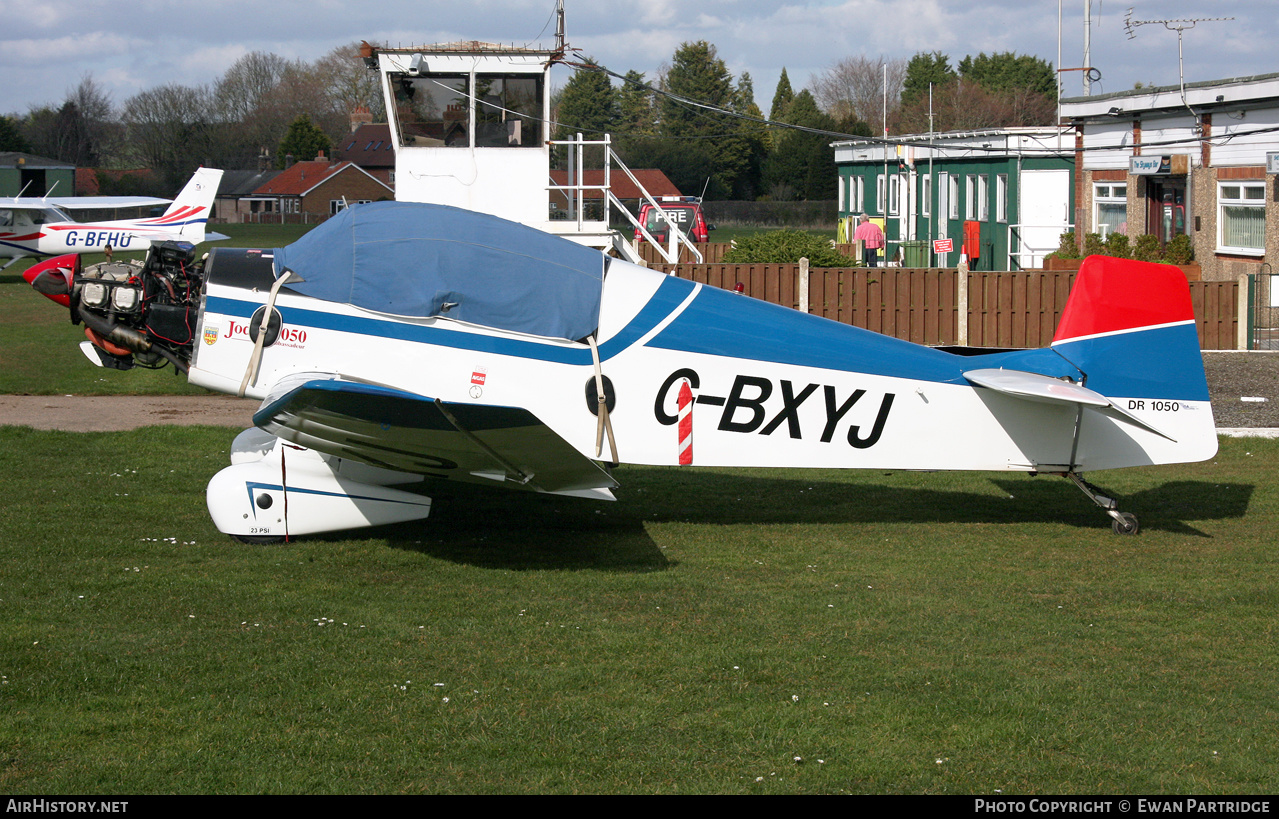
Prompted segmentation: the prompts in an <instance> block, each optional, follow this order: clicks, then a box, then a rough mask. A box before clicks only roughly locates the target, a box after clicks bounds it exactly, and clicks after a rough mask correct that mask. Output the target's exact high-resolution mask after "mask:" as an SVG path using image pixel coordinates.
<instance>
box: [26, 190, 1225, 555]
mask: <svg viewBox="0 0 1279 819" xmlns="http://www.w3.org/2000/svg"><path fill="white" fill-rule="evenodd" d="M183 252H186V253H188V255H187V257H185V258H183V257H182V253H183ZM74 263H75V257H67V258H64V259H59V260H51V261H48V262H45V263H44V264H42V265H39V266H37V267H35V268H32V270H31V271H28V275H29V280H31V281H32V282H33V284H35V285H36V286H37V288H38V289H40V290H42V292H45V293H46V294H47V295H50V296H51V297H57V296H58V295H59V294H60V295H61V297H62V298H64V299H69V302H70V306H71V308H72V311H73V320H75V319H76V318H77V317H78V318H79V319H80V320H83V321H84V322H85V323H86V324H87V325H88V331H89V333H90V338H91V339H94V340H95V341H98V342H99V347H98V348H95V349H93V350H91V352H92V353H94V355H96V357H97V359H98V360H99V361H100V362H102V363H108V364H111V365H114V366H130V365H132V364H133V363H135V362H136V363H141V364H154V363H157V362H158V363H160V364H163V360H162V358H161V357H163V358H164V359H168V360H170V361H172V362H173V363H174V364H175V365H176V366H178V367H179V368H180V369H183V370H187V371H188V378H189V380H190V381H191V383H194V384H198V385H201V386H204V387H207V388H209V389H213V390H218V391H222V392H227V393H232V394H240V395H244V396H249V397H253V398H257V399H261V400H262V404H261V407H260V408H259V409H258V410H257V412H256V413H255V415H254V418H253V420H254V423H255V424H256V427H255V428H253V429H249V430H246V431H245V432H243V433H241V434H240V435H239V437H237V438H236V440H235V443H234V445H233V447H232V456H231V460H232V465H231V466H230V467H228V468H226V469H224V470H222V471H221V472H220V473H218V474H217V475H216V476H215V477H214V478H213V479H212V481H211V482H210V483H209V487H208V493H207V494H208V505H209V510H210V512H211V514H212V517H213V519H214V522H215V523H216V525H217V527H218V528H219V529H220V530H221V531H223V532H225V533H228V534H230V535H232V536H235V537H237V538H240V539H249V540H252V539H268V538H281V537H287V536H296V535H303V534H308V533H316V532H324V531H332V530H340V529H348V528H354V527H358V526H365V525H372V524H380V523H389V522H396V521H403V520H412V519H417V518H422V517H425V516H426V515H427V513H428V511H429V508H430V500H429V498H426V497H424V496H423V495H422V494H419V493H416V492H407V491H403V490H400V489H395V488H394V486H396V485H400V484H407V483H409V482H414V481H421V480H423V478H424V477H431V478H445V479H451V480H460V481H469V482H472V483H481V484H487V485H493V486H502V487H508V488H515V489H524V490H531V491H537V492H549V493H557V494H562V495H577V496H584V497H593V498H603V499H611V498H612V493H611V491H610V490H612V489H613V488H614V487H616V486H617V484H616V483H615V482H614V480H613V477H612V475H611V474H610V472H609V470H608V469H607V468H606V467H607V464H609V463H617V462H626V463H637V464H669V465H680V464H687V465H713V466H739V467H762V466H767V467H846V468H877V469H904V470H999V471H1004V470H1011V471H1021V472H1041V473H1057V474H1062V475H1066V476H1068V477H1070V478H1071V479H1072V480H1073V481H1074V482H1075V483H1076V484H1077V485H1078V486H1079V487H1080V488H1081V489H1083V490H1084V492H1085V493H1087V494H1088V495H1089V496H1090V497H1091V498H1092V499H1093V500H1094V501H1095V502H1096V503H1098V504H1099V505H1100V506H1102V508H1104V509H1105V510H1106V512H1107V513H1108V514H1109V515H1110V516H1111V517H1112V518H1113V519H1114V524H1113V525H1114V528H1115V531H1117V532H1120V533H1131V532H1134V531H1136V528H1137V523H1136V519H1135V518H1134V517H1133V516H1132V515H1131V514H1128V513H1124V512H1119V511H1118V510H1117V509H1116V503H1115V501H1114V500H1113V499H1111V498H1108V497H1106V496H1105V495H1103V494H1102V493H1101V492H1100V491H1098V490H1097V489H1096V488H1095V487H1092V486H1091V485H1090V484H1088V483H1087V482H1086V481H1084V480H1083V478H1082V473H1083V472H1084V471H1085V470H1089V471H1091V470H1102V469H1115V468H1119V467H1128V466H1137V465H1145V464H1166V463H1182V462H1190V461H1198V460H1204V459H1207V458H1210V457H1211V456H1212V455H1213V454H1214V453H1215V452H1216V449H1217V437H1216V433H1215V428H1214V424H1213V419H1212V410H1211V407H1210V405H1209V402H1208V389H1207V383H1206V380H1205V377H1204V370H1203V360H1202V357H1201V355H1200V351H1199V343H1198V338H1197V333H1196V330H1195V324H1194V315H1193V312H1192V309H1191V302H1190V294H1189V289H1188V287H1187V284H1186V281H1185V279H1184V277H1183V276H1182V274H1181V273H1180V272H1179V271H1178V270H1177V269H1176V268H1173V267H1168V266H1166V265H1153V264H1144V263H1139V262H1131V261H1124V260H1118V259H1109V258H1104V257H1092V258H1090V259H1088V260H1087V261H1086V262H1085V264H1084V266H1083V267H1082V268H1081V270H1080V272H1079V274H1078V277H1077V279H1076V282H1075V285H1074V288H1073V291H1072V293H1071V296H1070V300H1069V303H1068V304H1067V306H1066V309H1065V311H1064V314H1063V316H1062V320H1061V326H1060V327H1059V328H1058V330H1057V334H1056V337H1055V338H1054V340H1053V342H1052V345H1051V346H1050V347H1048V348H1045V349H1038V350H1024V351H1012V352H998V353H989V354H983V355H959V354H955V353H951V352H946V351H942V350H937V349H932V348H928V347H922V346H918V345H915V344H911V343H909V342H905V341H900V340H897V339H894V338H889V337H887V336H883V335H879V334H876V333H872V332H869V331H866V330H861V329H858V328H854V327H850V326H847V325H843V324H839V323H836V322H833V321H829V320H827V319H824V318H820V317H815V316H810V315H807V314H804V313H799V312H797V311H795V310H791V309H789V308H785V307H781V306H777V305H773V304H768V303H765V302H761V301H757V300H755V299H751V298H746V297H743V296H740V295H737V294H734V293H730V292H728V291H724V290H719V289H716V288H713V287H708V286H704V285H700V284H695V283H692V282H689V281H686V280H683V279H679V278H676V277H674V276H666V275H662V274H660V273H657V272H655V271H651V270H648V269H646V268H643V267H639V266H636V265H632V264H629V263H626V262H623V261H621V260H618V259H613V258H607V257H605V256H603V255H602V254H601V253H600V252H598V251H596V250H592V249H589V248H585V247H581V246H579V245H576V244H573V243H572V242H569V241H567V240H564V239H561V238H558V237H554V236H551V235H549V234H546V233H542V232H540V231H537V230H535V229H533V228H529V227H526V226H523V225H518V224H514V223H511V222H506V221H504V220H501V219H498V218H496V217H492V216H486V215H479V214H475V213H470V212H467V211H462V210H457V209H454V208H448V207H443V206H438V205H425V204H411V203H398V202H384V203H374V204H367V205H358V206H355V207H352V208H350V209H348V210H346V211H344V212H343V213H341V214H339V215H338V216H336V217H334V218H332V219H330V220H329V221H328V222H326V223H324V224H323V225H321V226H319V227H317V228H315V229H314V230H312V231H311V232H310V233H309V234H307V235H306V236H304V237H303V238H302V239H300V240H299V241H297V242H295V243H294V244H292V245H289V246H288V247H285V248H279V249H276V250H274V251H269V250H267V251H260V250H237V249H230V248H219V249H217V250H214V251H212V252H211V253H210V254H209V256H208V257H207V259H206V260H205V261H204V262H203V264H202V265H200V264H196V263H194V262H193V259H192V258H191V256H190V250H189V248H183V247H181V246H170V245H162V246H160V247H158V248H156V250H155V251H153V254H152V256H151V258H149V259H148V261H147V264H146V268H145V271H144V272H142V273H140V274H138V275H135V276H133V277H132V278H130V279H128V280H127V281H125V280H122V279H120V278H119V277H116V276H112V275H109V271H104V270H101V269H103V268H106V267H107V266H105V265H99V266H97V268H98V269H95V268H93V267H91V268H88V269H85V270H74V269H73V266H74ZM130 289H133V290H137V291H139V292H138V293H137V294H136V297H135V296H134V295H129V294H127V292H126V291H127V290H130ZM117 304H122V305H128V307H127V309H126V308H121V309H117V308H116V307H114V305H117ZM87 344H88V343H87V342H86V343H85V345H84V346H87ZM601 396H602V400H601Z"/></svg>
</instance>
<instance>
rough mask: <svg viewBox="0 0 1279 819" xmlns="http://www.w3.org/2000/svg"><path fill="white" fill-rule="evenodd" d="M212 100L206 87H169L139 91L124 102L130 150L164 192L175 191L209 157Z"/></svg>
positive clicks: (211, 143)
mask: <svg viewBox="0 0 1279 819" xmlns="http://www.w3.org/2000/svg"><path fill="white" fill-rule="evenodd" d="M212 96H213V95H212V92H211V91H210V90H209V88H208V87H207V86H196V87H190V86H185V85H178V84H176V83H171V84H169V85H161V86H159V87H157V88H150V89H147V90H146V91H142V92H140V93H138V94H136V95H134V96H132V97H130V98H129V100H128V101H127V102H126V103H125V104H124V122H125V125H126V126H127V127H128V132H129V144H130V146H131V147H132V149H133V150H134V151H135V152H136V154H137V159H138V160H139V161H140V162H141V163H142V164H144V165H145V166H146V167H148V168H151V169H152V170H154V171H155V172H156V173H158V174H159V175H160V177H161V179H162V180H163V182H164V184H165V186H166V187H167V188H171V189H173V190H176V189H177V188H178V187H179V186H180V185H181V184H182V183H183V182H185V181H186V179H187V177H189V176H190V175H191V174H192V173H193V172H194V171H195V169H196V168H198V167H199V166H200V165H203V164H205V163H206V162H209V161H210V159H211V158H212V154H213V152H214V150H215V148H216V146H215V144H214V142H213V139H212V136H213V134H214V132H215V129H214V128H213V125H212V123H211V121H210V117H209V115H208V111H209V110H210V109H211V108H212V103H211V99H212Z"/></svg>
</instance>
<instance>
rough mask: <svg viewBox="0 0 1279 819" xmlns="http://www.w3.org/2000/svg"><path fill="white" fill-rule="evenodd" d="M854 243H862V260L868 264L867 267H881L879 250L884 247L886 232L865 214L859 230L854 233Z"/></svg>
mask: <svg viewBox="0 0 1279 819" xmlns="http://www.w3.org/2000/svg"><path fill="white" fill-rule="evenodd" d="M853 241H854V242H861V243H862V260H863V261H865V262H866V266H867V267H879V249H880V248H882V247H883V246H884V231H882V230H880V229H879V225H877V224H875V223H874V222H872V221H870V217H868V216H867V215H866V214H864V213H863V214H862V215H861V219H860V220H859V222H858V225H857V230H855V231H853Z"/></svg>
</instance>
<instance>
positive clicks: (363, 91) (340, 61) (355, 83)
mask: <svg viewBox="0 0 1279 819" xmlns="http://www.w3.org/2000/svg"><path fill="white" fill-rule="evenodd" d="M312 70H313V71H314V72H315V75H316V76H317V77H318V78H319V79H320V81H321V82H322V83H323V85H324V87H325V89H326V94H327V96H328V98H329V100H328V104H329V107H330V108H331V109H332V110H333V111H335V112H338V113H340V114H344V115H346V116H347V117H348V118H349V117H350V114H351V112H352V111H354V110H355V109H356V107H358V106H363V107H365V108H367V109H369V113H371V114H372V115H373V121H374V122H385V121H386V104H385V102H384V101H383V100H382V83H381V81H380V79H379V75H378V72H376V71H372V70H370V69H369V68H368V66H366V65H365V64H364V59H363V58H362V57H360V44H359V43H358V42H357V43H347V44H346V45H343V46H338V47H337V48H335V49H333V50H332V51H330V52H329V53H328V54H325V55H324V56H323V57H321V58H319V59H318V60H316V61H315V63H314V64H313V65H312ZM340 135H341V134H329V136H331V137H338V136H340Z"/></svg>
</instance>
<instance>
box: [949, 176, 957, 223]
mask: <svg viewBox="0 0 1279 819" xmlns="http://www.w3.org/2000/svg"><path fill="white" fill-rule="evenodd" d="M948 201H949V202H950V212H949V213H948V214H946V215H947V216H948V217H949V218H951V219H958V218H959V175H958V174H956V175H954V176H952V177H951V178H950V196H949V197H948Z"/></svg>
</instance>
